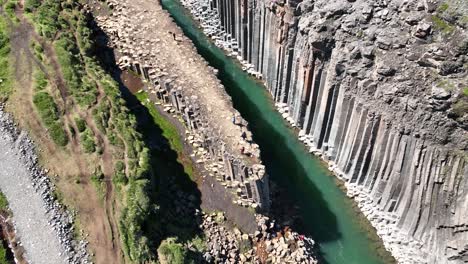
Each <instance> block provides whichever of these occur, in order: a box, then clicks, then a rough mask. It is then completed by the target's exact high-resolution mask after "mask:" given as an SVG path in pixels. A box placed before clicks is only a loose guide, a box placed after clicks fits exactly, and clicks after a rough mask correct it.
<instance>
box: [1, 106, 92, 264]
mask: <svg viewBox="0 0 468 264" xmlns="http://www.w3.org/2000/svg"><path fill="white" fill-rule="evenodd" d="M35 151H36V150H35V147H34V142H33V141H32V140H31V139H30V138H29V137H28V135H27V134H26V132H24V131H21V130H19V129H18V128H17V127H16V125H15V123H14V122H13V120H12V117H11V116H10V115H9V114H7V113H5V112H4V108H3V106H2V105H0V167H1V168H2V170H1V171H0V189H1V190H2V192H3V193H4V194H5V196H6V197H7V200H8V202H9V208H10V210H11V212H12V215H13V225H14V228H15V233H16V234H17V236H18V238H19V240H20V241H21V242H20V244H21V245H22V247H23V248H24V250H25V253H24V256H25V259H26V260H27V261H28V263H37V264H42V263H43V264H55V263H57V264H63V263H76V264H78V263H79V264H85V263H90V261H89V259H90V258H89V255H88V253H87V250H86V244H87V243H86V242H85V241H76V240H75V239H74V227H73V216H72V214H71V213H70V212H68V211H67V210H66V209H65V208H64V207H63V206H62V205H61V204H60V203H59V202H58V201H57V199H56V197H55V196H54V186H53V184H52V182H51V180H50V179H49V176H48V175H47V170H44V169H42V168H40V166H39V164H38V158H37V155H36V153H35Z"/></svg>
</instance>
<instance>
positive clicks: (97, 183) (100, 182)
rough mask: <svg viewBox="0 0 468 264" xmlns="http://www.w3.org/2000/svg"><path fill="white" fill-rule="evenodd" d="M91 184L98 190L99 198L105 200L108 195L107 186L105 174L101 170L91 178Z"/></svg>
mask: <svg viewBox="0 0 468 264" xmlns="http://www.w3.org/2000/svg"><path fill="white" fill-rule="evenodd" d="M91 183H92V184H93V185H94V188H96V191H97V193H98V196H99V198H101V200H104V198H105V195H106V184H105V183H104V174H103V173H102V171H101V170H100V169H97V170H96V172H95V173H94V174H93V175H92V176H91Z"/></svg>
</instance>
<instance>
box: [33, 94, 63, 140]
mask: <svg viewBox="0 0 468 264" xmlns="http://www.w3.org/2000/svg"><path fill="white" fill-rule="evenodd" d="M33 102H34V105H35V106H36V109H37V111H38V112H39V116H40V117H41V119H42V122H43V123H44V125H45V127H46V128H47V130H48V131H49V135H50V137H51V138H52V140H53V141H54V142H55V143H56V144H57V145H59V146H65V145H67V144H68V136H67V134H66V132H65V130H64V129H63V123H62V121H61V120H60V117H59V113H58V110H57V109H58V108H57V105H56V104H55V102H54V99H53V98H52V96H50V94H49V93H47V92H39V93H37V94H35V95H34V98H33Z"/></svg>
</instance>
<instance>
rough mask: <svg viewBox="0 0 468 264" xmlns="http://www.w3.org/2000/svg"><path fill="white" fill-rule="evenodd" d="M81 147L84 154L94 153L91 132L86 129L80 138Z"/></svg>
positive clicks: (94, 146)
mask: <svg viewBox="0 0 468 264" xmlns="http://www.w3.org/2000/svg"><path fill="white" fill-rule="evenodd" d="M80 140H81V146H82V147H83V150H84V151H85V152H86V153H93V152H95V151H96V142H95V141H94V135H93V132H92V131H91V130H90V129H89V128H86V129H85V130H84V131H83V133H81V136H80Z"/></svg>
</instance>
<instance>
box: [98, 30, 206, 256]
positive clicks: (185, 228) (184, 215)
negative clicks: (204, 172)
mask: <svg viewBox="0 0 468 264" xmlns="http://www.w3.org/2000/svg"><path fill="white" fill-rule="evenodd" d="M92 28H93V29H94V33H95V39H96V55H97V57H98V59H99V60H100V62H101V64H102V66H103V67H104V69H105V70H106V72H107V73H109V74H111V76H112V77H113V78H114V80H115V81H117V82H118V84H119V87H120V90H121V92H122V94H123V97H124V99H125V101H126V104H127V107H128V108H129V109H130V111H131V112H132V113H133V114H134V116H135V117H136V120H137V124H138V127H137V131H138V132H140V133H141V134H142V136H143V141H144V142H145V146H146V147H148V148H149V149H150V153H151V166H152V171H153V179H152V187H153V188H152V190H151V191H150V193H149V196H150V199H151V202H152V205H153V207H154V210H152V211H151V214H150V216H149V217H148V218H147V219H146V221H145V226H144V227H143V230H144V233H145V234H144V235H145V236H146V237H148V238H149V240H150V245H151V247H152V248H153V249H157V248H158V247H159V245H160V244H161V242H162V241H163V240H164V239H166V238H169V237H177V238H178V241H179V242H182V243H186V242H189V241H191V240H192V239H194V238H196V237H202V236H203V232H202V230H201V229H200V228H199V225H200V224H201V221H202V219H201V216H196V214H195V211H196V210H197V209H198V210H201V209H200V205H201V193H200V191H199V190H198V188H197V184H196V183H195V182H194V181H192V180H191V178H190V176H189V175H187V174H186V172H185V170H184V166H183V165H182V164H181V163H180V162H179V161H178V153H177V152H176V151H174V150H173V149H171V147H170V144H169V141H168V139H167V138H165V137H164V136H163V130H162V129H161V127H159V126H158V125H157V124H156V123H155V122H154V121H153V118H152V116H151V114H150V112H149V110H148V108H147V107H146V106H144V105H143V104H142V103H141V102H140V101H139V100H138V99H137V98H136V96H135V95H134V94H132V92H130V90H131V89H129V87H126V86H125V84H124V82H123V80H122V79H121V75H122V72H121V70H120V69H119V68H118V66H117V62H116V59H115V56H114V51H113V49H112V48H110V47H109V46H108V40H109V38H108V36H107V35H106V33H105V32H104V31H102V30H101V29H100V28H98V27H97V25H96V24H93V25H92ZM184 201H185V202H186V203H190V204H191V206H187V205H186V204H185V203H184ZM188 254H191V255H189V256H188V257H189V258H190V259H192V260H197V261H199V262H198V263H203V257H202V255H201V253H200V252H194V251H189V252H188Z"/></svg>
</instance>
